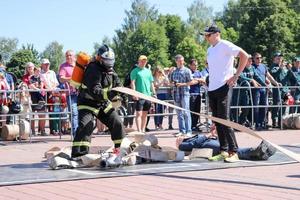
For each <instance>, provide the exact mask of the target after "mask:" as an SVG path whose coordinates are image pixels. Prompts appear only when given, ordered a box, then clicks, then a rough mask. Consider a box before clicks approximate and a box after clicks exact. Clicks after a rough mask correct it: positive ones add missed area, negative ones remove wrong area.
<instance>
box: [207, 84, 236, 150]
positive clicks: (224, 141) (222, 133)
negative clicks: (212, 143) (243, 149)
mask: <svg viewBox="0 0 300 200" xmlns="http://www.w3.org/2000/svg"><path fill="white" fill-rule="evenodd" d="M208 98H209V106H210V108H211V110H212V115H213V116H214V117H218V118H221V119H226V120H228V119H229V116H228V115H229V105H230V100H231V89H229V87H228V85H227V84H225V85H223V86H222V87H220V88H218V89H216V90H213V91H209V92H208ZM215 124H216V128H217V131H218V137H219V142H220V150H221V151H228V152H237V149H238V145H237V141H236V138H235V135H234V132H233V129H232V128H230V127H228V126H225V125H223V124H219V123H215Z"/></svg>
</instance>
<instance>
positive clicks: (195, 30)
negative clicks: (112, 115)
mask: <svg viewBox="0 0 300 200" xmlns="http://www.w3.org/2000/svg"><path fill="white" fill-rule="evenodd" d="M187 11H188V14H189V19H188V26H189V27H190V30H191V33H192V35H193V36H194V37H195V39H196V40H197V41H198V42H201V41H203V37H202V36H201V34H200V33H201V32H202V30H203V29H204V28H205V26H207V24H209V23H211V22H212V19H213V12H212V8H211V7H207V6H206V4H205V2H204V1H202V0H195V1H194V2H193V3H192V5H191V6H190V7H189V8H188V9H187Z"/></svg>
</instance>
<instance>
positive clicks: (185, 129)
mask: <svg viewBox="0 0 300 200" xmlns="http://www.w3.org/2000/svg"><path fill="white" fill-rule="evenodd" d="M175 106H178V107H181V108H183V109H187V110H189V109H190V95H180V97H179V98H178V99H175ZM176 113H177V119H178V125H179V131H180V132H182V133H189V132H192V120H191V114H190V112H188V111H182V110H176Z"/></svg>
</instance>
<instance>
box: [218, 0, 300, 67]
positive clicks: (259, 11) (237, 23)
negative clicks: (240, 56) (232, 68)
mask: <svg viewBox="0 0 300 200" xmlns="http://www.w3.org/2000/svg"><path fill="white" fill-rule="evenodd" d="M297 3H298V6H297ZM299 21H300V13H299V0H243V1H242V0H238V1H233V0H230V1H229V3H228V7H227V8H226V9H225V11H224V14H223V16H222V22H224V25H225V27H226V28H229V27H232V28H233V29H234V30H236V31H237V32H239V39H238V41H237V44H238V45H239V46H241V47H243V48H244V49H245V50H246V51H247V52H249V53H253V52H256V51H257V52H260V53H262V55H263V56H266V57H267V60H268V61H269V62H270V61H271V57H272V55H273V53H274V52H275V51H281V52H282V53H284V54H285V55H286V56H287V57H291V56H292V55H295V53H299V51H300V50H299V49H300V48H299V46H300V43H299V38H300V36H299V34H300V33H299V30H300V29H299V28H300V24H299Z"/></svg>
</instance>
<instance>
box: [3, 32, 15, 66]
mask: <svg viewBox="0 0 300 200" xmlns="http://www.w3.org/2000/svg"><path fill="white" fill-rule="evenodd" d="M17 46H18V39H17V38H5V37H0V54H1V55H2V59H3V61H4V63H7V62H8V61H9V59H10V57H11V55H12V54H13V53H14V52H15V51H16V50H17Z"/></svg>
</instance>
